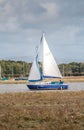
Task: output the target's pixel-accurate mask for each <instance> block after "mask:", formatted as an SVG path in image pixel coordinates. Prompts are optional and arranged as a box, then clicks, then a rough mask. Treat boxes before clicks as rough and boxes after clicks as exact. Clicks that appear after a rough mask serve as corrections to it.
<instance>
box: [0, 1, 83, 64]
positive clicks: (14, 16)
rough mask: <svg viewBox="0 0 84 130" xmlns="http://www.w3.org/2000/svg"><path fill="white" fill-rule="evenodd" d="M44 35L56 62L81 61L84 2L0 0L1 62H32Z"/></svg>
mask: <svg viewBox="0 0 84 130" xmlns="http://www.w3.org/2000/svg"><path fill="white" fill-rule="evenodd" d="M43 32H45V37H46V40H47V42H48V45H49V48H50V50H51V52H52V53H53V55H54V57H55V59H56V60H57V62H58V63H65V62H73V61H76V62H84V0H0V59H10V60H14V59H17V60H24V61H25V60H27V61H31V60H32V59H33V56H34V55H35V48H36V46H37V45H39V43H40V38H41V36H42V33H43Z"/></svg>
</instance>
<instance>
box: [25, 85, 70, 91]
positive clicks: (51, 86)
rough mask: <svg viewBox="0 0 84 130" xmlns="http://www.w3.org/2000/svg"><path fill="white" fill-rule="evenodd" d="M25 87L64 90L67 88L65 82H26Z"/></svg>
mask: <svg viewBox="0 0 84 130" xmlns="http://www.w3.org/2000/svg"><path fill="white" fill-rule="evenodd" d="M27 87H28V88H29V89H30V90H55V89H56V90H66V89H68V85H67V84H45V85H44V84H43V85H42V84H28V85H27Z"/></svg>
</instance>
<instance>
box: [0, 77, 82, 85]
mask: <svg viewBox="0 0 84 130" xmlns="http://www.w3.org/2000/svg"><path fill="white" fill-rule="evenodd" d="M50 80H51V81H59V79H56V78H54V79H46V81H50ZM62 80H63V81H64V82H66V83H68V82H84V76H69V77H68V76H66V77H63V78H62ZM27 83H28V81H27V80H0V84H27Z"/></svg>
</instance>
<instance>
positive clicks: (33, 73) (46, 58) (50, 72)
mask: <svg viewBox="0 0 84 130" xmlns="http://www.w3.org/2000/svg"><path fill="white" fill-rule="evenodd" d="M41 43H42V45H43V61H42V62H43V76H44V77H60V78H61V77H62V75H61V73H60V70H59V68H58V66H57V64H56V61H55V59H54V57H53V55H52V53H51V51H50V49H49V47H48V44H47V42H46V39H45V36H44V34H43V36H42V38H41ZM40 45H41V44H40ZM39 51H40V46H39V47H38V49H37V54H36V57H35V58H34V61H33V64H32V67H31V70H30V73H29V77H28V80H29V81H39V80H42V74H41V72H40V67H39V64H38V53H39Z"/></svg>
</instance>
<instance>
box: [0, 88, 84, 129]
mask: <svg viewBox="0 0 84 130" xmlns="http://www.w3.org/2000/svg"><path fill="white" fill-rule="evenodd" d="M11 87H12V86H11ZM0 130H84V91H78V92H68V91H67V92H66V91H52V92H47V91H46V92H27V93H13V94H12V93H10V94H1V95H0Z"/></svg>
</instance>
